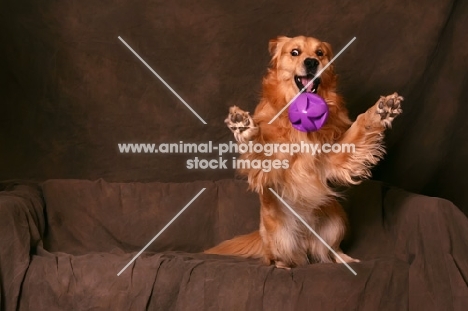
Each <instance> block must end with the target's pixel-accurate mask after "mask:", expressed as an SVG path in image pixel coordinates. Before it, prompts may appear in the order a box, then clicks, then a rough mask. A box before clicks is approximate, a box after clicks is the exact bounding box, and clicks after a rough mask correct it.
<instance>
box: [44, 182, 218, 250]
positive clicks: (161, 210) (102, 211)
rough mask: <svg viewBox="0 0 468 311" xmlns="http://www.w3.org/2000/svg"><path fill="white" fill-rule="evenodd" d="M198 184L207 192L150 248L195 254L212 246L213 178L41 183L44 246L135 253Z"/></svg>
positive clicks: (214, 214)
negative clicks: (203, 179) (207, 179)
mask: <svg viewBox="0 0 468 311" xmlns="http://www.w3.org/2000/svg"><path fill="white" fill-rule="evenodd" d="M202 188H206V190H205V191H204V192H203V193H202V194H201V195H200V196H199V197H198V198H197V199H196V200H195V201H194V202H193V203H192V204H191V205H190V206H189V207H188V208H187V209H186V210H185V211H184V212H183V213H182V214H181V215H180V216H179V217H178V218H177V219H176V220H175V221H174V222H173V223H172V224H171V225H170V226H169V227H168V228H167V229H166V230H165V231H164V232H163V233H162V234H161V235H160V236H159V237H158V239H157V240H156V241H155V242H154V243H152V244H151V245H150V246H149V248H148V251H154V252H158V251H163V250H181V251H188V252H199V251H202V250H203V249H206V248H208V247H210V246H212V245H213V243H214V242H213V239H214V237H215V235H216V232H215V224H216V217H217V192H216V186H215V184H214V183H213V182H210V181H198V182H192V183H159V182H151V183H137V182H134V183H108V182H106V181H104V180H102V179H100V180H97V181H87V180H49V181H46V182H44V183H43V184H42V190H43V195H44V199H45V204H46V213H47V221H48V226H47V234H46V236H45V238H44V246H45V248H46V249H48V250H50V251H60V252H64V253H69V254H74V255H81V254H87V253H90V252H114V253H116V252H117V253H119V252H132V251H139V250H140V249H141V248H142V247H143V246H144V245H146V244H147V243H148V242H149V241H150V240H151V239H152V238H153V237H154V236H155V235H156V234H157V233H158V232H159V231H160V230H161V229H162V228H163V227H164V226H165V225H166V224H167V223H168V222H169V221H170V220H171V219H172V218H173V217H174V216H175V215H176V214H177V213H178V212H179V211H180V210H181V209H182V208H183V207H184V206H185V205H186V204H187V203H188V202H189V201H190V200H191V199H192V198H193V197H194V196H195V195H196V194H197V193H198V192H200V190H201V189H202Z"/></svg>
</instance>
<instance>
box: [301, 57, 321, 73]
mask: <svg viewBox="0 0 468 311" xmlns="http://www.w3.org/2000/svg"><path fill="white" fill-rule="evenodd" d="M304 65H305V67H306V68H307V69H308V70H313V69H317V66H318V65H319V62H318V60H316V59H315V58H306V59H305V60H304Z"/></svg>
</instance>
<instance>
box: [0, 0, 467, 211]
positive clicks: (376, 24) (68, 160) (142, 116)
mask: <svg viewBox="0 0 468 311" xmlns="http://www.w3.org/2000/svg"><path fill="white" fill-rule="evenodd" d="M466 13H467V2H466V1H465V2H463V1H448V0H442V1H440V0H437V1H435V0H432V1H422V0H420V1H412V2H406V3H403V4H400V3H399V1H385V2H382V1H379V0H372V1H369V0H366V1H363V0H359V1H322V2H311V1H303V0H298V1H293V2H290V1H279V0H275V1H250V0H249V1H246V0H242V1H230V2H229V1H215V0H202V1H188V0H187V1H147V0H144V1H130V0H119V1H47V2H38V1H31V0H26V1H13V0H9V1H7V0H6V1H2V3H1V4H0V26H1V27H0V33H1V42H2V44H1V48H0V62H1V63H0V64H1V67H0V69H1V70H0V81H1V88H0V100H1V114H0V148H1V150H0V180H6V179H13V178H14V179H16V178H21V179H36V180H44V179H48V178H86V179H96V178H99V177H103V178H105V179H107V180H110V181H130V180H139V181H147V180H159V181H188V180H198V179H220V178H228V177H232V176H233V171H232V170H205V171H202V170H199V171H194V170H188V169H186V168H185V160H186V159H187V158H192V157H194V155H190V156H187V155H166V156H163V155H155V154H139V155H135V154H133V155H122V154H119V152H118V148H117V143H121V142H153V143H161V142H178V141H180V140H183V141H187V142H188V141H191V142H196V141H200V142H201V141H207V140H212V141H214V142H226V141H228V140H230V139H231V135H230V132H229V131H228V130H227V129H225V128H224V124H223V120H224V117H225V115H226V112H227V110H228V107H229V106H230V105H233V104H237V105H240V106H241V107H243V108H244V109H247V110H250V111H252V110H253V109H254V107H255V105H256V101H257V98H258V92H259V89H260V80H261V77H262V75H263V74H264V72H265V68H266V66H267V64H268V60H269V56H268V53H267V42H268V40H269V39H270V38H273V37H275V36H277V35H280V34H283V35H290V36H294V35H299V34H303V35H308V36H309V35H310V36H314V37H317V38H320V39H322V40H324V41H328V42H330V43H331V44H332V45H333V46H334V48H335V51H338V50H339V49H341V48H342V47H343V46H344V45H345V44H346V43H347V42H348V41H349V40H350V39H351V38H352V37H353V36H356V37H357V40H356V41H355V43H353V45H351V47H350V48H349V49H348V50H347V51H346V52H345V53H344V54H343V55H342V56H341V57H340V58H339V59H338V60H337V62H336V68H337V71H338V73H339V74H340V79H341V82H340V83H341V84H340V89H341V93H342V94H343V95H344V97H345V98H346V100H347V102H348V107H349V110H350V112H351V114H352V116H353V117H355V116H356V115H357V114H359V113H361V112H363V111H365V109H366V108H368V107H369V106H370V105H371V104H373V103H374V102H375V100H376V99H377V98H378V96H379V95H383V94H388V93H391V92H393V91H398V92H399V93H401V94H402V95H404V96H405V98H406V100H405V102H404V114H403V115H402V116H401V117H400V118H399V119H397V120H396V122H395V123H394V129H393V130H392V131H389V133H388V136H387V141H388V156H387V158H386V160H385V161H384V162H382V164H381V165H380V166H379V167H377V168H376V170H375V175H374V176H375V178H376V179H381V180H384V181H387V182H390V183H392V184H394V185H396V186H399V187H402V188H405V189H407V190H411V191H415V192H419V193H424V194H429V195H436V196H442V197H445V198H448V199H450V200H452V201H454V202H455V203H456V204H457V205H459V206H460V207H461V208H462V209H463V210H464V211H465V213H468V191H466V190H467V187H468V179H467V178H466V177H465V176H466V175H467V174H468V166H467V165H466V159H467V155H468V144H467V142H466V134H465V132H466V131H467V129H468V125H467V122H466V120H465V118H467V117H468V107H467V105H466V102H467V99H468V89H467V88H466V86H467V85H468V83H467V82H468V76H467V70H466V69H467V60H466V59H467V56H468V55H467V51H468V44H467V41H466V40H465V36H464V34H465V30H466V29H468V18H467V14H466ZM118 36H121V37H122V38H123V39H125V40H126V41H127V42H128V43H129V44H130V45H131V46H132V47H133V48H134V49H135V50H136V51H137V52H138V53H139V54H140V55H141V56H142V57H143V58H144V59H145V60H146V61H147V62H148V63H149V64H150V65H151V66H152V67H153V69H154V70H156V72H158V73H159V74H160V75H161V76H162V77H163V78H164V79H165V80H166V81H167V82H168V83H169V84H170V85H172V86H173V87H174V89H175V90H176V91H177V92H179V94H180V95H181V96H182V97H183V98H184V99H185V100H186V101H187V102H188V103H189V104H190V105H191V106H192V107H193V108H194V109H195V110H196V111H197V112H198V113H199V114H200V116H201V117H202V118H203V119H204V120H205V121H206V122H207V123H208V124H207V125H203V124H202V123H201V122H200V120H198V119H197V118H196V117H195V116H194V115H193V114H192V113H191V112H190V111H189V110H188V109H187V108H186V107H185V106H184V105H183V104H182V103H180V102H179V101H178V99H176V98H175V96H174V95H173V94H172V93H170V92H169V91H168V90H167V89H166V87H165V86H163V85H162V83H161V82H160V81H159V80H157V78H156V77H155V76H154V75H153V74H152V73H151V72H150V71H149V70H148V69H147V68H146V67H145V66H144V65H143V64H142V63H141V62H140V61H139V60H138V59H137V58H136V57H135V56H134V55H133V54H132V53H131V52H130V51H129V50H128V49H127V48H126V47H125V46H124V45H123V44H122V43H121V42H120V41H119V40H118V39H117V37H118ZM464 86H465V88H464ZM203 157H204V156H203Z"/></svg>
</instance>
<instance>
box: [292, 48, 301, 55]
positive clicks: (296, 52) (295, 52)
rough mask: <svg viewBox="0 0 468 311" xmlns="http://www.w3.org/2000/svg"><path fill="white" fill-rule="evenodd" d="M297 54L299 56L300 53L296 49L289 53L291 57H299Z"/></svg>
mask: <svg viewBox="0 0 468 311" xmlns="http://www.w3.org/2000/svg"><path fill="white" fill-rule="evenodd" d="M299 54H301V51H299V50H298V49H294V50H292V51H291V55H292V56H299Z"/></svg>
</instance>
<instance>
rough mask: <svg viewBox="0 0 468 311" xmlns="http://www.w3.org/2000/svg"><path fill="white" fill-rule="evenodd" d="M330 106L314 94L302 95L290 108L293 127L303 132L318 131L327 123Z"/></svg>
mask: <svg viewBox="0 0 468 311" xmlns="http://www.w3.org/2000/svg"><path fill="white" fill-rule="evenodd" d="M328 112H329V110H328V105H327V103H326V102H325V100H324V99H323V98H322V97H320V96H318V95H317V94H314V93H302V94H301V95H299V96H298V97H297V98H296V99H295V100H294V101H293V103H292V104H291V106H289V120H290V121H291V123H292V126H293V127H294V128H295V129H297V130H299V131H302V132H315V131H318V130H319V129H320V128H321V127H322V126H323V125H324V124H325V122H327V118H328Z"/></svg>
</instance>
